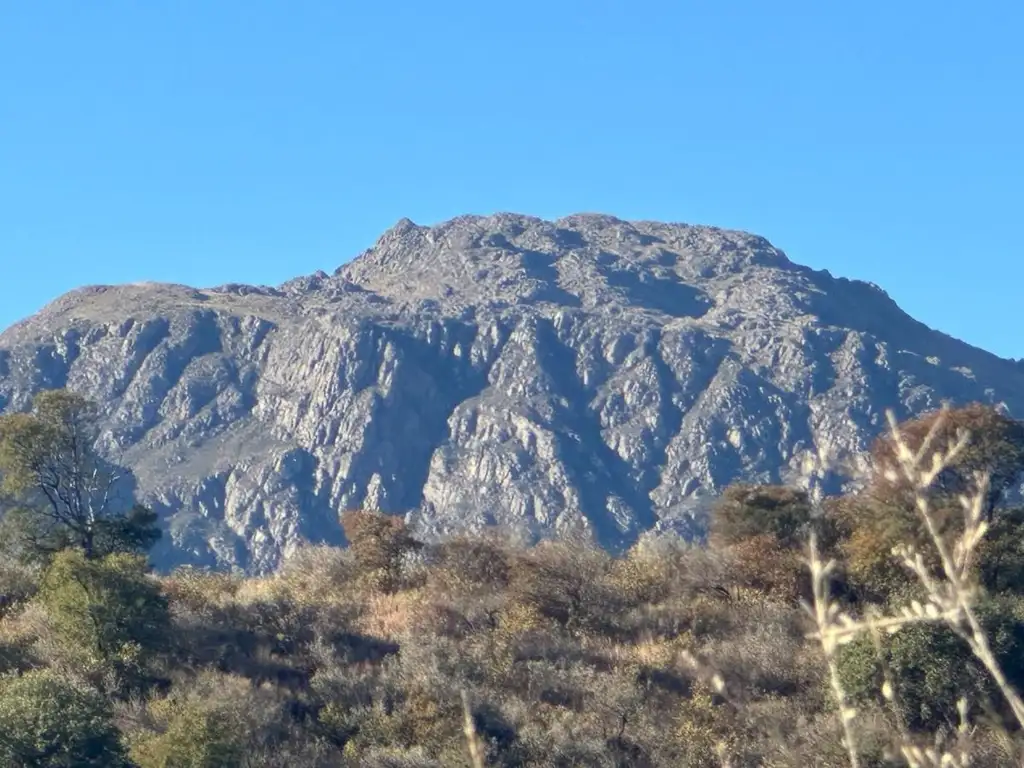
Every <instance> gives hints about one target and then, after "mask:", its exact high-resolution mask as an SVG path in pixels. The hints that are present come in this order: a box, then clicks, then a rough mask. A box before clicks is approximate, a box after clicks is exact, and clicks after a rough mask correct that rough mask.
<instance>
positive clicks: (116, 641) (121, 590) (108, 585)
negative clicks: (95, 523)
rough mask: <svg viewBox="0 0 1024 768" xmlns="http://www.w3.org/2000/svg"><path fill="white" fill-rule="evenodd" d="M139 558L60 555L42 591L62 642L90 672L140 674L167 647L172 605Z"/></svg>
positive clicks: (74, 552) (41, 597)
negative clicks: (107, 669) (107, 670)
mask: <svg viewBox="0 0 1024 768" xmlns="http://www.w3.org/2000/svg"><path fill="white" fill-rule="evenodd" d="M146 571H147V566H146V561H145V559H144V558H142V557H141V556H138V555H128V554H119V555H109V556H107V557H105V558H103V559H102V560H91V559H88V558H86V556H85V555H84V554H83V553H82V552H81V551H80V550H65V551H64V552H61V553H59V554H58V555H57V556H56V557H55V558H54V560H53V562H52V564H51V565H50V567H49V568H48V569H47V571H46V574H45V576H44V578H43V584H42V587H41V589H40V592H39V600H40V601H41V602H42V604H43V605H44V606H45V608H46V610H47V613H48V614H49V616H50V619H51V621H52V624H53V628H54V631H55V632H56V635H57V640H58V642H59V643H60V645H61V646H62V648H63V649H64V650H65V651H66V652H67V653H68V655H69V656H70V657H71V658H73V659H75V660H76V661H77V662H79V663H81V664H82V665H83V666H85V667H86V668H95V667H96V666H101V667H102V666H106V667H110V666H112V667H113V668H114V669H115V670H117V671H119V672H121V673H127V672H129V671H130V670H136V671H138V670H140V669H141V668H142V667H144V666H145V665H146V663H147V662H148V661H149V659H150V658H151V657H152V656H153V655H154V654H155V653H156V652H157V651H159V650H162V649H163V648H164V647H165V644H166V641H167V637H168V635H169V631H170V614H169V613H168V609H167V600H166V598H165V597H164V596H163V594H162V593H161V591H160V586H159V584H158V583H157V582H156V581H155V580H153V579H151V578H150V577H149V576H148V574H147V572H146Z"/></svg>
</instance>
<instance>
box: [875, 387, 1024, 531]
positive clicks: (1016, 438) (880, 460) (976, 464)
mask: <svg viewBox="0 0 1024 768" xmlns="http://www.w3.org/2000/svg"><path fill="white" fill-rule="evenodd" d="M932 430H934V436H933V438H932V442H931V444H930V445H928V446H924V441H925V438H926V437H927V436H928V434H929V433H930V432H932ZM899 431H900V436H901V437H902V438H903V440H904V441H905V442H906V443H907V445H908V446H909V447H910V449H911V450H914V451H918V450H920V449H921V448H922V447H925V448H926V449H927V450H942V449H943V448H945V447H946V446H947V445H948V444H949V443H951V442H953V441H955V440H956V438H957V437H958V435H959V434H960V433H961V432H967V433H968V435H969V442H968V443H967V446H966V447H965V449H964V450H963V451H962V452H961V453H960V455H959V456H957V457H956V459H955V460H954V461H953V462H952V463H951V464H950V466H949V467H948V468H947V469H946V470H945V471H943V472H942V473H941V474H940V475H939V476H938V477H937V478H936V479H935V482H934V483H933V484H932V491H933V493H934V494H935V495H937V496H942V497H947V498H953V497H955V496H957V495H958V494H963V493H970V492H972V491H974V490H975V488H976V487H977V482H978V476H979V474H984V475H986V476H987V477H988V491H987V493H986V498H985V514H986V518H987V519H988V520H991V519H992V517H993V515H994V514H995V511H996V509H997V507H998V506H999V504H1000V502H1001V501H1002V500H1003V498H1004V496H1005V494H1006V492H1007V491H1009V490H1010V489H1011V488H1012V487H1013V486H1014V485H1015V484H1019V483H1020V482H1021V479H1022V478H1024V422H1020V421H1017V420H1015V419H1011V418H1010V417H1009V416H1007V415H1005V414H1003V413H1000V412H999V411H998V410H997V409H996V408H994V407H992V406H990V405H984V404H982V403H972V404H970V405H967V406H965V407H962V408H950V409H946V410H937V411H932V412H930V413H926V414H924V415H923V416H920V417H918V418H915V419H910V420H908V421H905V422H903V423H901V424H900V425H899ZM896 450H897V447H896V442H895V441H894V440H893V438H892V435H889V434H886V435H883V436H882V437H880V438H879V439H878V440H876V441H875V444H874V446H873V447H872V451H871V455H872V459H873V460H874V463H875V464H876V466H879V467H887V466H888V467H892V466H895V457H896ZM872 491H873V492H874V493H875V494H876V495H888V496H889V497H890V498H894V499H899V500H902V499H903V498H904V497H905V496H906V495H907V494H908V493H912V489H910V488H908V486H907V481H906V479H905V478H904V477H903V476H902V474H900V473H897V476H896V477H895V478H894V479H889V478H887V477H886V476H885V474H884V472H883V473H878V474H877V476H876V477H875V478H873V484H872Z"/></svg>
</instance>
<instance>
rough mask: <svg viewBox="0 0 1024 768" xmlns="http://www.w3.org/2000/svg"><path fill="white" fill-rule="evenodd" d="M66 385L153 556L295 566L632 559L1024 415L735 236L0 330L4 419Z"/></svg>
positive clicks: (537, 246) (917, 338)
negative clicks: (482, 558) (325, 556)
mask: <svg viewBox="0 0 1024 768" xmlns="http://www.w3.org/2000/svg"><path fill="white" fill-rule="evenodd" d="M62 386H68V387H71V388H73V389H76V390H78V391H81V392H82V393H83V394H85V395H87V396H89V397H92V398H94V399H95V400H97V402H98V403H99V404H100V408H101V412H102V413H103V418H104V425H105V428H106V432H105V437H104V448H105V450H107V451H108V452H110V453H111V454H112V455H117V456H119V457H122V458H123V462H124V463H125V464H126V466H129V467H130V468H131V469H132V470H133V471H134V473H135V475H136V478H137V480H138V487H139V489H140V492H141V494H142V499H143V500H144V501H145V502H146V503H148V504H150V505H152V506H153V508H154V509H155V510H156V511H157V512H159V513H160V514H161V516H162V519H163V520H164V521H165V524H166V525H167V527H168V530H169V532H170V535H169V536H167V537H165V541H164V544H163V545H162V548H161V550H160V551H159V552H157V553H156V556H157V558H158V560H159V562H161V564H164V565H173V564H175V563H180V562H192V563H196V564H208V565H222V566H223V565H236V566H240V567H243V568H247V569H249V570H251V571H257V572H258V571H265V570H268V569H270V568H273V567H274V566H275V565H276V564H277V563H278V562H279V561H280V559H281V558H282V557H283V556H285V555H287V553H288V552H289V551H291V549H293V548H294V547H295V546H296V545H297V544H298V543H299V542H301V541H304V540H323V541H332V542H333V541H340V540H341V530H340V526H339V524H338V519H337V518H338V513H339V512H340V511H342V510H343V509H346V508H353V507H360V506H363V507H369V508H376V509H381V510H383V511H386V512H390V513H407V514H408V515H409V519H410V520H411V521H412V522H413V523H414V524H416V525H417V526H419V527H420V529H421V530H422V531H423V532H424V533H425V534H432V535H440V534H444V533H449V532H453V531H458V530H465V529H471V528H477V527H479V526H482V525H487V524H500V525H504V526H507V527H510V528H512V529H517V530H520V531H522V532H523V533H525V534H527V535H529V536H532V537H546V536H557V535H562V534H565V533H568V532H570V531H583V532H589V533H590V534H592V535H593V536H594V537H595V538H596V539H597V540H598V541H600V542H601V543H602V544H604V545H606V546H609V547H620V546H626V545H628V544H629V543H630V542H632V541H634V540H635V539H636V538H637V537H638V536H639V535H641V534H642V533H643V532H644V531H646V530H650V529H655V530H661V529H665V528H670V529H676V530H680V531H683V532H692V531H694V530H695V528H696V526H697V525H698V522H697V521H696V520H695V519H694V517H693V515H694V514H695V512H696V511H698V510H699V509H700V508H701V507H702V505H703V504H704V503H705V502H706V500H707V499H708V498H710V497H711V496H713V495H714V494H715V493H717V492H718V491H720V490H721V488H722V487H723V486H724V485H726V484H727V483H729V482H731V481H734V480H736V479H746V480H750V481H779V480H787V479H792V478H793V477H794V476H795V473H796V471H797V468H798V466H799V464H800V460H801V458H802V456H803V454H804V453H805V452H806V451H814V450H817V449H818V448H819V447H820V446H821V445H823V444H825V443H829V444H831V445H833V446H835V447H836V448H837V449H839V450H841V451H844V452H848V453H857V452H860V451H863V450H864V449H865V448H866V446H867V445H868V443H869V442H870V440H871V439H872V438H873V437H874V436H875V435H876V434H878V432H879V431H880V430H881V429H882V428H883V426H884V417H883V414H884V411H885V410H886V409H887V408H894V409H895V410H896V412H897V414H898V415H899V416H901V417H905V416H908V415H911V414H916V413H920V412H921V411H923V410H927V409H930V408H934V407H937V406H938V405H939V404H940V402H941V401H943V400H951V401H953V402H969V401H981V402H990V403H1001V404H1003V405H1004V406H1005V407H1006V408H1007V409H1008V410H1009V411H1010V412H1011V413H1014V414H1019V413H1021V412H1022V410H1024V370H1022V369H1021V367H1020V366H1019V365H1017V364H1015V363H1014V362H1013V361H1009V360H1003V359H1002V358H999V357H997V356H996V355H993V354H991V353H988V352H985V351H984V350H980V349H977V348H975V347H971V346H970V345H968V344H965V343H964V342H961V341H959V340H957V339H954V338H952V337H950V336H947V335H945V334H942V333H940V332H938V331H934V330H932V329H930V328H927V326H924V325H923V324H921V323H920V322H918V321H916V320H914V319H913V318H911V317H910V316H909V315H907V314H906V313H905V312H903V311H902V310H901V309H900V308H899V307H898V306H897V305H896V303H895V302H894V301H893V300H892V299H891V298H890V297H889V296H888V294H887V293H885V291H884V290H882V289H881V288H879V287H878V286H875V285H873V284H869V283H864V282H861V281H853V280H847V279H845V278H836V277H833V276H832V275H831V274H830V273H828V272H827V271H823V270H813V269H810V268H809V267H805V266H802V265H799V264H795V263H793V262H792V261H790V260H789V259H788V257H786V255H785V253H783V252H782V251H781V250H779V249H777V248H775V247H774V246H773V245H772V244H771V243H769V242H768V241H767V240H766V239H764V238H763V237H760V236H757V235H752V234H748V233H744V232H739V231H735V230H725V229H718V228H715V227H704V226H692V225H685V224H662V223H658V222H627V221H622V220H620V219H616V218H614V217H611V216H606V215H600V214H576V215H573V216H567V217H564V218H561V219H558V220H555V221H546V220H543V219H538V218H535V217H529V216H521V215H518V214H508V213H502V214H494V215H491V216H462V217H458V218H455V219H452V220H450V221H447V222H443V223H441V224H438V225H435V226H430V227H425V226H419V225H417V224H414V223H413V222H412V221H410V220H408V219H402V220H400V221H399V222H397V223H396V224H395V225H394V226H393V227H391V228H390V229H388V230H387V231H385V232H384V233H382V235H381V236H380V237H379V238H378V240H377V242H376V243H374V245H373V246H371V247H370V248H369V249H367V250H366V251H364V252H363V253H362V254H361V255H360V256H358V257H357V258H356V259H354V260H353V261H351V262H349V263H347V264H344V265H342V266H340V267H338V268H337V269H336V270H335V271H334V272H333V273H332V274H328V273H327V272H323V271H320V272H317V273H315V274H313V275H309V276H305V277H297V278H294V279H292V280H289V281H287V282H285V283H283V284H282V285H280V286H276V287H271V286H248V285H242V284H237V283H232V284H228V285H224V286H218V287H216V288H209V289H197V288H192V287H189V286H181V285H169V284H160V283H142V284H133V285H124V286H91V287H84V288H81V289H77V290H76V291H72V292H70V293H68V294H65V295H64V296H62V297H60V298H58V299H57V300H55V301H54V302H52V303H51V304H49V305H48V306H47V307H45V308H44V309H43V310H41V311H40V312H39V313H38V314H36V315H35V316H33V317H31V318H28V319H26V320H24V321H21V322H20V323H17V324H15V325H14V326H12V327H10V328H8V329H7V330H6V331H4V332H3V333H0V408H7V409H20V408H25V407H27V405H28V403H29V402H30V399H31V396H32V395H33V394H34V393H35V392H37V391H39V390H41V389H45V388H50V387H62Z"/></svg>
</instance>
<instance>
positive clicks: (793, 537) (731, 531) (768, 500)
mask: <svg viewBox="0 0 1024 768" xmlns="http://www.w3.org/2000/svg"><path fill="white" fill-rule="evenodd" d="M812 518H813V516H812V510H811V503H810V500H809V499H808V497H807V494H806V493H805V492H804V491H801V490H797V489H795V488H787V487H786V486H781V485H748V484H744V483H738V484H736V485H731V486H729V487H728V488H726V489H725V491H724V492H723V493H722V498H721V499H720V500H719V502H718V504H717V505H716V506H715V509H714V513H713V515H712V518H711V530H710V535H711V539H712V541H713V542H714V543H716V544H719V545H725V546H730V545H734V544H738V543H740V542H743V541H746V540H748V539H752V538H755V537H758V536H769V537H771V538H772V539H774V540H775V542H776V543H777V544H778V545H779V546H780V547H783V548H787V549H789V548H800V547H802V546H803V544H804V542H805V541H806V538H807V534H808V533H809V531H810V527H811V524H812Z"/></svg>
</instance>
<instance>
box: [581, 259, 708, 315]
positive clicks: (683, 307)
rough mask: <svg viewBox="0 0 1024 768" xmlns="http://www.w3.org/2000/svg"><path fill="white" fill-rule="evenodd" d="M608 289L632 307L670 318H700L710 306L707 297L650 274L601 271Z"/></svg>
mask: <svg viewBox="0 0 1024 768" xmlns="http://www.w3.org/2000/svg"><path fill="white" fill-rule="evenodd" d="M601 272H602V273H603V274H604V276H605V279H606V280H607V281H608V285H610V286H612V287H614V288H619V289H621V290H622V292H623V293H624V294H625V299H626V301H627V302H628V303H629V304H630V305H632V306H639V307H645V308H647V309H652V310H654V311H656V312H664V313H665V314H666V315H671V316H673V317H703V316H704V315H705V314H707V312H708V310H710V309H711V307H712V306H713V304H714V303H713V302H712V301H711V299H710V298H708V296H707V295H706V294H705V293H704V292H703V291H701V290H700V289H698V288H694V287H693V286H692V285H687V284H686V283H682V282H679V280H678V279H676V280H671V279H669V278H664V277H657V276H655V275H652V274H651V273H650V272H632V271H628V270H621V269H616V270H612V269H607V268H602V269H601Z"/></svg>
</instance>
